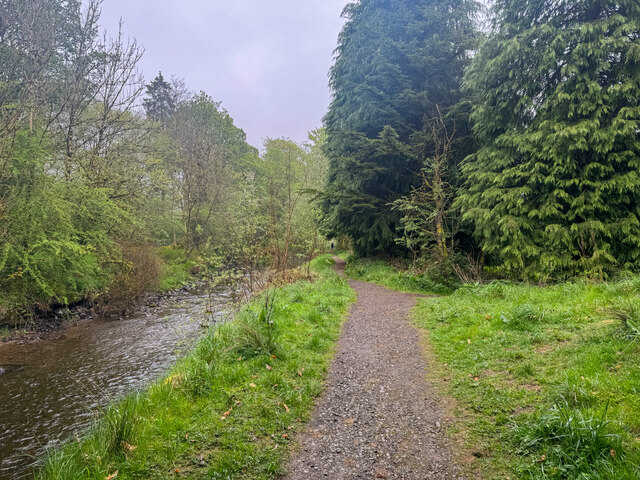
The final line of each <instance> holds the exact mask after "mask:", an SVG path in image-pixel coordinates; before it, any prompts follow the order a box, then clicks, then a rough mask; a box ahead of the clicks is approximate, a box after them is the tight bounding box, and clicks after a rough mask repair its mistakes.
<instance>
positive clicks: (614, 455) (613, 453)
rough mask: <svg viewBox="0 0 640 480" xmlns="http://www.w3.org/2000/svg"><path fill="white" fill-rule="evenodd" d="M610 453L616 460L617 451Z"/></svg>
mask: <svg viewBox="0 0 640 480" xmlns="http://www.w3.org/2000/svg"><path fill="white" fill-rule="evenodd" d="M609 453H610V454H611V456H612V457H613V458H616V451H615V450H613V449H612V450H611V451H610V452H609Z"/></svg>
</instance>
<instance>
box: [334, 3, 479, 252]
mask: <svg viewBox="0 0 640 480" xmlns="http://www.w3.org/2000/svg"><path fill="white" fill-rule="evenodd" d="M474 11H475V3H474V2H472V1H468V0H446V1H434V0H420V1H389V0H362V1H358V2H354V3H351V4H349V5H347V7H346V8H345V10H344V13H343V15H344V16H345V17H346V19H347V22H346V24H345V26H344V28H343V30H342V32H341V34H340V37H339V44H338V48H337V50H336V59H335V64H334V66H333V68H332V69H331V74H330V85H331V88H332V91H333V99H332V102H331V105H330V108H329V111H328V113H327V115H326V117H325V123H326V128H327V144H326V153H327V155H328V157H329V159H330V170H329V185H328V188H327V192H326V196H325V202H324V210H325V212H326V214H327V216H328V218H329V222H328V223H329V225H330V227H331V230H332V232H333V233H334V234H335V235H339V234H346V235H349V236H350V237H351V238H352V240H353V243H354V247H355V248H356V250H358V251H359V252H361V253H373V252H376V251H383V250H390V249H391V250H393V248H394V247H393V246H394V245H395V242H394V239H395V237H396V227H397V226H398V222H399V216H398V214H397V212H394V211H393V210H392V209H391V206H390V204H391V203H392V202H393V201H394V200H396V199H397V198H398V197H399V196H402V195H404V194H406V193H408V192H409V190H410V189H411V187H412V185H413V184H414V183H415V182H417V181H418V172H419V171H420V170H421V167H422V165H421V160H420V159H418V160H416V158H415V156H411V155H405V154H403V153H401V152H400V151H399V150H397V149H395V148H393V145H394V144H397V142H406V143H411V140H412V135H414V134H415V133H416V132H419V131H421V130H422V127H423V124H424V119H425V115H429V116H430V115H433V114H434V113H435V110H436V106H440V108H441V109H442V110H443V111H444V112H445V113H446V114H449V113H450V112H451V111H452V110H453V106H455V105H458V104H459V103H460V100H461V95H460V89H459V86H460V82H461V80H462V76H463V71H464V67H465V65H466V64H467V62H468V59H469V51H470V49H471V48H472V45H473V41H474V37H475V29H474V23H473V18H472V17H473V13H474ZM454 116H455V114H453V113H452V117H454ZM461 123H465V121H464V120H461ZM462 129H464V127H462ZM460 151H462V149H461V150H460ZM460 156H462V155H461V154H459V155H458V157H460Z"/></svg>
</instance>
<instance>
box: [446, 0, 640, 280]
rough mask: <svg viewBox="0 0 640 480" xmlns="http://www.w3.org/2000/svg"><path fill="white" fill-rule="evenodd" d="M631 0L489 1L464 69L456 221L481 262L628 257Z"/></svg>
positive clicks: (633, 133)
mask: <svg viewBox="0 0 640 480" xmlns="http://www.w3.org/2000/svg"><path fill="white" fill-rule="evenodd" d="M639 19H640V7H639V6H638V5H637V4H636V3H635V2H627V1H624V2H619V1H613V0H611V1H609V0H606V1H600V0H587V1H581V2H575V1H572V0H561V1H551V0H548V1H547V0H541V1H536V2H529V1H524V0H522V1H520V0H498V1H496V2H495V25H494V33H493V34H492V35H490V36H489V38H488V39H487V40H486V41H485V42H484V43H483V45H482V46H481V48H480V50H479V52H478V54H477V55H476V56H475V57H474V59H473V62H472V64H471V67H470V68H469V69H468V71H467V72H466V76H465V86H466V89H467V91H468V92H469V93H470V94H471V95H473V96H474V98H475V103H476V104H475V107H474V111H473V115H472V118H473V121H474V124H475V125H474V131H475V133H476V135H477V137H478V139H479V141H480V142H481V144H482V148H480V149H479V150H478V152H477V153H475V154H473V155H471V156H470V157H469V159H468V160H467V162H466V165H465V167H464V169H463V175H464V177H465V181H466V192H465V193H464V195H462V196H461V197H460V198H459V200H458V206H459V208H460V210H461V211H462V214H463V217H464V218H465V219H466V221H468V222H469V223H470V224H471V225H473V228H474V232H475V237H476V238H477V240H478V241H479V242H480V244H481V246H482V248H483V250H484V251H485V253H487V254H488V255H491V257H492V259H493V262H495V263H503V264H504V265H505V266H506V268H507V269H509V270H510V271H511V272H513V273H514V274H516V275H525V276H526V277H527V278H532V279H545V278H554V279H560V278H566V277H569V276H572V275H576V274H586V275H589V276H592V277H596V278H600V279H602V278H603V277H604V276H606V274H607V273H608V272H611V271H612V270H615V269H619V268H625V267H634V266H635V265H636V263H637V260H638V256H639V254H640V222H639V221H638V215H639V214H640V211H639V210H638V206H639V204H640V203H639V200H640V198H639V193H640V177H639V174H638V153H639V151H640V143H639V139H638V135H637V130H638V118H639V115H640V110H638V109H639V107H638V103H637V101H636V98H637V97H638V95H640V90H638V89H639V87H638V79H639V75H640V69H638V62H639V61H640V56H639V53H638V52H639V51H640V50H639V46H640V43H639V42H640V34H639V27H638V25H639V23H638V21H639Z"/></svg>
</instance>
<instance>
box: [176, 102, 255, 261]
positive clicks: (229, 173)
mask: <svg viewBox="0 0 640 480" xmlns="http://www.w3.org/2000/svg"><path fill="white" fill-rule="evenodd" d="M169 135H170V137H171V138H172V140H173V141H174V142H175V146H176V153H175V157H174V158H172V159H170V160H169V161H170V162H171V164H170V165H169V167H168V168H169V169H170V171H171V172H172V174H173V178H174V181H175V183H176V185H177V188H178V189H179V191H180V198H181V205H182V212H183V224H184V233H185V235H186V237H185V247H186V248H187V250H188V251H189V252H192V251H193V250H194V249H196V248H198V247H200V246H201V245H203V244H205V243H206V242H207V241H208V240H209V239H210V238H211V236H212V231H211V229H210V227H212V224H211V222H212V220H214V219H215V218H216V215H217V214H219V213H221V212H222V210H221V208H222V206H224V205H225V203H226V200H227V198H228V195H227V193H228V190H229V189H230V188H231V187H232V186H233V185H234V168H235V166H236V164H238V163H239V162H240V160H241V159H242V158H243V157H244V156H245V155H252V154H254V152H255V149H253V148H252V147H251V146H249V145H248V144H247V143H246V135H245V133H244V131H242V130H241V129H240V128H238V127H236V126H235V125H234V123H233V119H232V118H231V116H230V115H229V113H228V112H227V111H226V110H225V109H223V108H221V104H220V103H219V102H214V101H213V100H212V99H211V98H210V97H209V96H208V95H206V94H205V93H204V92H201V93H200V94H198V95H196V96H194V97H192V98H191V99H190V100H188V101H186V102H184V103H182V104H180V105H179V106H178V107H177V109H176V112H175V114H174V115H173V116H172V118H171V122H170V126H169Z"/></svg>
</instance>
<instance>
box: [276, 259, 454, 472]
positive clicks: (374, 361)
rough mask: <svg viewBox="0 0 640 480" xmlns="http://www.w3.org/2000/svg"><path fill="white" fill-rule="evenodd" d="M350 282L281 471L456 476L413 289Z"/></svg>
mask: <svg viewBox="0 0 640 480" xmlns="http://www.w3.org/2000/svg"><path fill="white" fill-rule="evenodd" d="M343 266H344V262H341V264H338V267H339V268H340V267H343ZM350 283H351V286H352V287H353V288H355V289H356V291H357V293H358V301H357V303H356V304H355V305H354V306H353V307H352V310H351V314H350V316H349V319H348V320H347V323H346V324H345V327H344V331H343V334H342V338H341V339H340V343H339V346H338V352H337V354H336V357H335V360H334V362H333V365H332V366H331V368H330V371H329V379H328V383H327V386H326V392H325V394H324V395H323V397H322V398H321V399H320V401H319V403H318V405H317V407H316V410H315V412H314V414H313V417H312V419H311V422H310V423H309V426H308V427H307V431H306V432H305V433H304V434H302V435H301V436H300V437H299V438H298V442H299V444H300V450H299V452H298V453H297V454H296V455H295V456H294V458H293V459H292V461H291V463H290V468H289V472H290V473H289V475H287V476H286V477H284V478H285V479H287V480H313V479H327V478H329V479H331V480H338V479H357V478H367V479H371V478H387V479H409V480H418V479H419V480H426V479H461V478H462V477H461V475H460V474H459V473H458V471H457V468H456V467H455V465H454V461H453V459H452V454H451V450H450V448H449V445H448V442H447V439H446V437H445V433H444V425H443V418H444V409H443V408H442V407H441V406H439V399H438V397H437V395H436V393H435V392H434V391H433V389H432V388H431V387H430V386H429V384H428V383H427V382H426V380H425V369H426V368H427V365H426V361H425V359H424V358H423V356H422V347H421V346H420V343H419V336H418V332H417V331H416V330H415V329H414V328H413V327H412V326H411V324H410V321H409V319H408V315H409V311H410V310H411V308H412V307H413V306H414V304H415V302H416V299H417V298H418V296H417V295H409V294H403V293H398V292H394V291H391V290H387V289H386V288H383V287H379V286H376V285H373V284H369V283H363V282H357V281H351V282H350Z"/></svg>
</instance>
